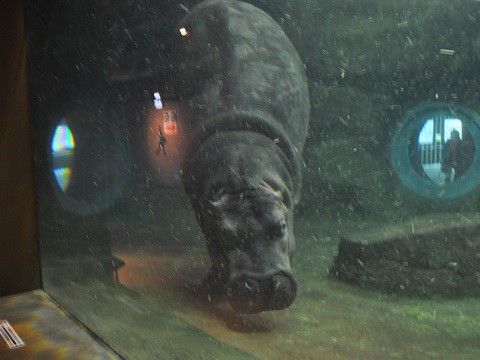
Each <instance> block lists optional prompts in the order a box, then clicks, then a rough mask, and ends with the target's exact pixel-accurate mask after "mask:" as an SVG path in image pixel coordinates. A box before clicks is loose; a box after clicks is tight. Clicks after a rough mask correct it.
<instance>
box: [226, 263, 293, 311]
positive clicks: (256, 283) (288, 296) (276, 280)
mask: <svg viewBox="0 0 480 360" xmlns="http://www.w3.org/2000/svg"><path fill="white" fill-rule="evenodd" d="M227 293H228V301H229V303H230V305H231V306H232V307H233V308H234V309H235V311H237V312H239V313H242V314H253V313H258V312H262V311H268V310H282V309H285V308H287V307H289V306H290V305H291V304H292V303H293V300H294V299H295V296H296V294H297V284H296V282H295V280H294V278H293V276H292V275H290V274H287V273H285V272H277V273H275V274H273V275H270V276H258V275H243V276H241V277H237V278H235V279H231V280H230V282H229V285H228V290H227Z"/></svg>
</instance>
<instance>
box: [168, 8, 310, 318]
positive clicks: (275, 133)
mask: <svg viewBox="0 0 480 360" xmlns="http://www.w3.org/2000/svg"><path fill="white" fill-rule="evenodd" d="M182 27H184V28H185V29H186V31H187V32H188V34H187V35H186V36H182V35H181V34H180V29H181V28H182ZM175 42H176V45H175V48H174V51H173V55H172V60H173V61H172V64H174V65H173V66H174V69H173V70H174V75H175V78H176V79H177V83H176V87H177V94H178V95H179V97H180V99H181V100H182V102H183V106H184V108H186V109H187V111H188V112H189V113H190V121H189V122H188V123H189V125H188V126H190V129H188V130H189V131H190V133H191V139H192V140H191V142H190V144H191V145H190V146H189V148H188V149H187V151H186V158H185V161H184V164H183V170H182V173H183V182H184V187H185V190H186V192H187V193H188V195H189V197H190V199H191V202H192V206H193V208H194V210H195V211H196V213H197V218H198V220H199V223H200V226H201V228H202V230H203V232H204V233H205V236H206V239H207V246H208V250H209V253H210V258H211V261H212V270H211V273H210V275H209V277H208V279H209V281H208V283H207V284H206V285H207V286H212V285H217V286H220V287H222V288H223V289H224V290H225V291H226V295H227V298H228V300H229V302H230V304H231V305H232V307H233V308H234V309H235V310H236V311H238V312H241V313H256V312H261V311H265V310H278V309H284V308H286V307H288V306H289V305H290V304H291V303H292V302H293V300H294V298H295V295H296V288H297V286H296V282H295V280H294V278H293V275H292V269H291V265H290V260H291V258H292V255H293V250H294V235H293V208H294V205H295V204H296V203H297V202H298V200H299V197H300V186H301V167H300V165H301V163H302V158H301V154H302V149H303V144H304V142H305V137H306V135H307V128H308V119H309V107H310V106H309V96H308V88H307V82H306V77H305V73H304V67H303V63H302V62H301V60H300V58H299V56H298V54H297V52H296V51H295V49H294V47H293V46H292V44H291V43H290V41H289V39H288V38H287V36H286V35H285V33H284V32H283V31H282V29H281V28H280V26H279V25H278V24H277V23H276V22H275V21H274V20H273V19H272V18H270V17H269V16H268V15H267V14H266V13H265V12H263V11H261V10H260V9H258V8H256V7H254V6H252V5H249V4H246V3H243V2H240V1H228V0H227V1H219V0H212V1H205V2H203V3H201V4H199V5H197V6H196V7H194V8H192V9H191V11H190V12H189V14H188V16H187V17H186V18H185V19H184V20H183V21H182V22H181V23H180V24H179V25H178V28H177V29H176V35H175Z"/></svg>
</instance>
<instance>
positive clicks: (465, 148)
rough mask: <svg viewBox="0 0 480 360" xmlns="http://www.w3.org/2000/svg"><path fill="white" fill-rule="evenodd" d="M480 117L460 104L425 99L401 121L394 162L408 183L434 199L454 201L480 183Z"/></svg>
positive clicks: (392, 154) (394, 142) (392, 148)
mask: <svg viewBox="0 0 480 360" xmlns="http://www.w3.org/2000/svg"><path fill="white" fill-rule="evenodd" d="M479 141H480V116H479V115H478V114H477V113H475V112H474V111H473V110H471V109H469V108H467V107H465V106H460V105H458V104H446V103H424V104H420V105H418V106H416V107H415V108H413V109H411V110H409V111H408V112H407V114H406V115H405V116H404V117H403V119H402V121H401V122H400V123H399V124H398V126H397V128H396V130H395V133H394V135H393V138H392V142H391V146H390V160H391V163H392V166H393V168H394V169H395V171H396V173H397V174H398V176H399V177H400V179H401V181H402V182H403V184H405V185H406V186H407V187H408V188H409V189H411V190H413V191H414V192H416V193H417V194H419V195H422V196H424V197H427V198H430V199H454V198H457V197H459V196H462V195H465V194H467V193H469V192H470V191H472V190H473V189H475V188H476V187H477V186H478V185H479V184H480V177H479V176H478V174H479V173H480V156H479V154H478V151H476V149H478V148H479V146H480V144H479Z"/></svg>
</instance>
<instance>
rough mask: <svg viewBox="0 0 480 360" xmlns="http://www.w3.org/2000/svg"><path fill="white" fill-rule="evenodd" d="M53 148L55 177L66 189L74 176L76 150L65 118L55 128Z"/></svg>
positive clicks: (63, 188)
mask: <svg viewBox="0 0 480 360" xmlns="http://www.w3.org/2000/svg"><path fill="white" fill-rule="evenodd" d="M51 148H52V158H53V167H52V168H53V173H54V174H55V179H56V180H57V183H58V185H59V186H60V188H61V189H62V190H63V191H66V190H67V188H68V185H69V184H70V179H71V176H72V170H71V164H72V161H73V155H74V150H75V139H74V138H73V134H72V131H71V130H70V128H69V127H68V125H67V123H66V122H65V121H64V120H62V121H61V122H60V123H59V124H58V125H57V127H56V129H55V132H54V134H53V139H52V144H51Z"/></svg>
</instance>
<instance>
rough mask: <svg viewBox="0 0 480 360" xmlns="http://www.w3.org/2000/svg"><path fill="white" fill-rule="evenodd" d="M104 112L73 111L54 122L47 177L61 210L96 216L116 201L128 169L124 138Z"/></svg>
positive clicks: (120, 130) (127, 153)
mask: <svg viewBox="0 0 480 360" xmlns="http://www.w3.org/2000/svg"><path fill="white" fill-rule="evenodd" d="M100 115H102V116H100ZM105 115H106V114H105V113H104V112H101V113H99V112H91V111H88V110H77V111H72V112H69V113H68V114H65V115H64V116H62V117H60V119H59V120H58V121H56V122H55V124H54V127H53V129H52V132H51V136H50V140H49V153H50V171H51V172H50V175H51V176H50V177H51V179H52V185H53V188H54V192H55V195H56V197H57V199H58V201H59V202H60V203H61V204H62V206H63V207H64V208H66V209H67V210H69V211H71V212H72V213H75V214H78V215H93V214H98V213H100V212H102V211H104V210H105V209H107V208H108V207H110V206H111V205H112V204H113V202H114V201H116V200H117V199H118V197H119V195H120V194H121V192H122V190H123V189H124V187H125V183H126V179H127V172H128V169H129V166H128V163H129V161H128V160H129V157H128V155H129V151H128V142H127V141H126V140H125V138H126V136H125V135H122V129H123V128H124V127H122V126H121V124H120V123H119V122H116V121H111V120H110V121H107V120H108V119H105V118H103V117H104V116H105Z"/></svg>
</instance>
